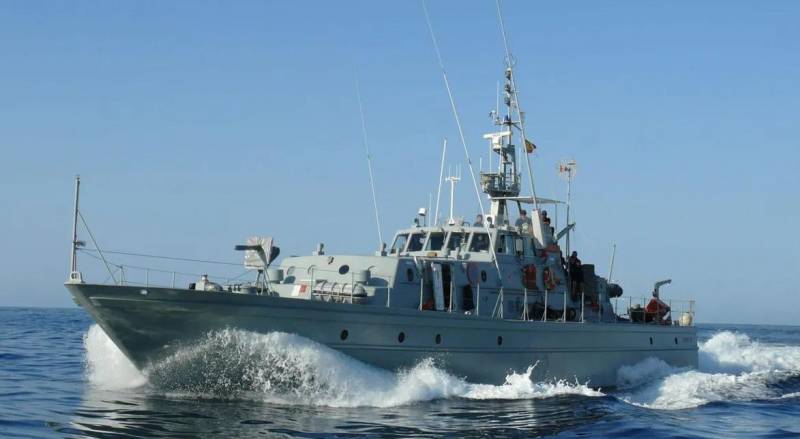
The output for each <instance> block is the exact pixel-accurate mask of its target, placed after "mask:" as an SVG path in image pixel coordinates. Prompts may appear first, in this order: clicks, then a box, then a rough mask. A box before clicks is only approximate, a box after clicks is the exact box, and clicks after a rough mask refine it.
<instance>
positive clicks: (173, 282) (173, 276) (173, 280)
mask: <svg viewBox="0 0 800 439" xmlns="http://www.w3.org/2000/svg"><path fill="white" fill-rule="evenodd" d="M172 288H175V272H174V271H173V272H172Z"/></svg>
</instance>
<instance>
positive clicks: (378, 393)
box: [84, 325, 603, 407]
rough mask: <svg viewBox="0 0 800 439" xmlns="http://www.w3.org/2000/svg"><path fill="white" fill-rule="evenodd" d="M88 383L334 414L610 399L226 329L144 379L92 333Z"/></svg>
mask: <svg viewBox="0 0 800 439" xmlns="http://www.w3.org/2000/svg"><path fill="white" fill-rule="evenodd" d="M84 344H85V346H86V350H87V355H86V359H87V369H88V377H89V380H90V382H91V383H92V384H93V385H96V386H100V387H105V388H111V389H121V388H132V387H142V386H147V387H148V388H149V389H152V390H154V391H157V392H163V393H166V394H169V395H172V396H191V397H193V398H197V397H207V398H231V399H248V398H256V399H259V400H265V401H268V402H277V403H284V404H304V405H323V406H331V407H355V406H373V407H393V406H399V405H405V404H409V403H413V402H418V401H430V400H434V399H444V398H466V399H532V398H547V397H551V396H557V395H570V394H577V395H585V396H603V394H602V393H601V392H598V391H595V390H592V389H590V388H589V387H587V386H586V385H583V384H577V383H567V382H564V381H560V382H554V383H535V382H533V381H532V380H531V374H532V372H533V366H531V367H529V368H528V369H527V370H526V371H524V372H522V373H512V374H510V375H508V376H507V377H506V382H505V383H504V384H502V385H499V386H498V385H488V384H472V383H468V382H466V381H465V380H463V379H461V378H458V377H455V376H453V375H450V374H449V373H447V372H445V371H444V370H442V369H440V368H438V367H437V366H436V364H435V362H434V361H433V360H430V359H429V360H423V361H421V362H419V363H418V364H416V365H415V366H414V367H412V368H410V369H406V370H400V371H397V372H390V371H387V370H384V369H380V368H376V367H373V366H370V365H367V364H365V363H362V362H360V361H358V360H355V359H353V358H352V357H349V356H347V355H345V354H343V353H341V352H338V351H336V350H333V349H331V348H328V347H326V346H324V345H321V344H319V343H316V342H314V341H311V340H309V339H307V338H304V337H300V336H297V335H293V334H286V333H279V332H274V333H269V334H256V333H252V332H246V331H240V330H233V329H226V330H222V331H217V332H214V333H211V334H208V335H207V336H206V338H205V339H204V340H203V341H201V342H200V343H197V344H195V345H193V346H189V347H185V348H182V349H180V350H178V352H177V353H175V354H174V355H172V356H171V357H169V358H167V359H165V360H163V361H161V362H159V363H158V364H156V365H153V366H152V367H149V368H148V369H146V370H145V371H144V372H143V373H140V372H139V371H138V370H137V369H136V368H135V367H134V366H133V365H132V364H131V363H130V362H129V361H128V360H127V358H126V357H125V356H124V354H122V352H121V351H119V349H118V348H117V347H116V346H115V345H114V343H113V342H112V341H110V339H109V338H108V336H107V335H106V334H105V332H103V330H102V329H101V328H100V327H99V326H97V325H93V326H92V327H91V328H90V329H89V331H88V333H87V334H86V337H85V340H84Z"/></svg>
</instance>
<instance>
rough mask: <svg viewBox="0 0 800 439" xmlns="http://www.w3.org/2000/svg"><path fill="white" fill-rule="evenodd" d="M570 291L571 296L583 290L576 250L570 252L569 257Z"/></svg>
mask: <svg viewBox="0 0 800 439" xmlns="http://www.w3.org/2000/svg"><path fill="white" fill-rule="evenodd" d="M569 279H570V292H571V294H572V296H573V297H575V296H577V295H578V293H580V292H581V291H582V290H583V268H582V267H581V260H580V258H578V252H572V254H571V255H570V257H569Z"/></svg>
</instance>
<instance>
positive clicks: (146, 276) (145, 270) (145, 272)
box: [144, 268, 150, 287]
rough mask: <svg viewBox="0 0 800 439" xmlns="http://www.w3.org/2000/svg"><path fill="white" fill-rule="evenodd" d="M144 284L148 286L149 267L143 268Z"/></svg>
mask: <svg viewBox="0 0 800 439" xmlns="http://www.w3.org/2000/svg"><path fill="white" fill-rule="evenodd" d="M144 286H146V287H149V286H150V269H149V268H145V269H144Z"/></svg>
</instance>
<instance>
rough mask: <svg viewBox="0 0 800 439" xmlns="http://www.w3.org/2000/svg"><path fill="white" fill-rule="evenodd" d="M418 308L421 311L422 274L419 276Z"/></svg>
mask: <svg viewBox="0 0 800 439" xmlns="http://www.w3.org/2000/svg"><path fill="white" fill-rule="evenodd" d="M419 310H420V311H422V276H420V277H419Z"/></svg>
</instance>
